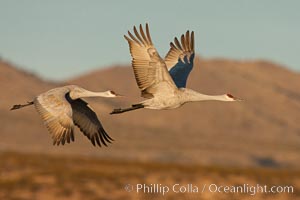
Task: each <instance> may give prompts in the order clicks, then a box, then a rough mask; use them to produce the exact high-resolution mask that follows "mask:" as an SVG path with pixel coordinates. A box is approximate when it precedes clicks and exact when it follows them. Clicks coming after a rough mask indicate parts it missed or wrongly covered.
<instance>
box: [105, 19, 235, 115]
mask: <svg viewBox="0 0 300 200" xmlns="http://www.w3.org/2000/svg"><path fill="white" fill-rule="evenodd" d="M133 31H134V33H135V36H134V35H133V34H132V33H130V32H129V31H128V35H129V37H128V36H126V35H124V37H125V39H126V40H127V42H128V44H129V48H130V54H131V57H132V67H133V71H134V75H135V79H136V82H137V85H138V86H139V88H140V90H141V96H142V97H144V98H147V100H145V101H142V102H140V103H138V104H134V105H132V107H130V108H124V109H122V108H118V109H114V110H113V111H112V112H111V114H118V113H123V112H127V111H131V110H136V109H140V108H148V109H158V110H161V109H173V108H177V107H180V106H181V105H183V104H185V103H187V102H192V101H205V100H217V101H238V100H240V99H238V98H236V97H234V96H232V95H231V94H223V95H215V96H211V95H205V94H201V93H199V92H196V91H194V90H191V89H188V88H185V87H186V81H187V78H188V75H189V73H190V72H191V70H192V68H193V61H194V55H195V52H194V32H191V34H190V33H189V31H187V32H186V34H185V35H181V44H180V42H179V41H178V39H177V38H176V37H175V39H174V43H175V44H174V43H173V42H171V43H170V46H171V48H170V50H169V52H168V53H167V55H166V57H165V60H163V59H162V58H161V57H160V56H159V54H158V52H157V50H156V49H155V47H154V45H153V43H152V40H151V37H150V32H149V27H148V24H146V34H145V32H144V30H143V28H142V25H140V33H139V32H138V30H137V28H136V27H135V26H134V28H133ZM168 69H169V70H168Z"/></svg>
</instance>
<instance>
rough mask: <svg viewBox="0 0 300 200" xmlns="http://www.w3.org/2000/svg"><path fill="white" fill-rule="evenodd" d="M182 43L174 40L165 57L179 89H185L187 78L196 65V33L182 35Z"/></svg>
mask: <svg viewBox="0 0 300 200" xmlns="http://www.w3.org/2000/svg"><path fill="white" fill-rule="evenodd" d="M180 41H181V43H180V42H179V40H178V39H177V37H175V38H174V43H173V42H171V43H170V50H169V52H168V53H167V55H166V57H165V63H166V65H167V67H168V69H169V73H170V75H171V77H172V79H173V81H174V82H175V84H176V86H177V87H178V88H181V87H185V86H186V81H187V78H188V76H189V74H190V72H191V71H192V69H193V65H194V55H195V52H194V32H193V31H192V32H191V34H190V32H189V31H187V32H186V33H185V35H184V34H182V35H181V37H180Z"/></svg>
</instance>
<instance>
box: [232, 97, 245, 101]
mask: <svg viewBox="0 0 300 200" xmlns="http://www.w3.org/2000/svg"><path fill="white" fill-rule="evenodd" d="M233 99H234V100H235V101H244V99H241V98H237V97H234V98H233Z"/></svg>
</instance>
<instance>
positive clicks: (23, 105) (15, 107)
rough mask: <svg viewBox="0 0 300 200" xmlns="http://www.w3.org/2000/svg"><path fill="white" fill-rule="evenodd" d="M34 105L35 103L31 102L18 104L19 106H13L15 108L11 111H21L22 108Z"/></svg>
mask: <svg viewBox="0 0 300 200" xmlns="http://www.w3.org/2000/svg"><path fill="white" fill-rule="evenodd" d="M32 104H34V103H33V101H29V102H27V104H17V105H13V107H12V108H11V109H10V110H16V109H20V108H23V107H26V106H30V105H32Z"/></svg>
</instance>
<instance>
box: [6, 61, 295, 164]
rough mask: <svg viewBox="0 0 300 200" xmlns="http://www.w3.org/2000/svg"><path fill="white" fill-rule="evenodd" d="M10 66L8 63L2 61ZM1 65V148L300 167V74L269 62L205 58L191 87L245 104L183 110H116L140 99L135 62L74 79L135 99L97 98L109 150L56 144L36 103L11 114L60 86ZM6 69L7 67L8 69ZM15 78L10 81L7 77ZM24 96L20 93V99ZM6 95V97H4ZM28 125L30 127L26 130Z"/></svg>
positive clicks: (80, 141)
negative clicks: (115, 112)
mask: <svg viewBox="0 0 300 200" xmlns="http://www.w3.org/2000/svg"><path fill="white" fill-rule="evenodd" d="M2 65H3V64H2ZM2 65H1V67H0V70H1V71H0V73H1V79H0V80H1V82H3V81H4V82H6V84H7V85H8V86H7V87H8V88H9V85H11V84H12V85H15V86H14V87H15V88H14V95H12V89H7V88H6V87H5V88H4V93H2V95H3V94H9V95H7V96H5V99H6V100H5V102H6V103H5V104H3V105H0V109H1V111H3V112H1V115H0V117H1V124H2V123H3V120H4V122H5V123H3V126H1V128H0V131H1V132H0V133H1V134H2V135H3V137H4V140H3V141H1V142H0V144H1V146H0V147H1V148H3V149H10V150H21V149H22V150H27V151H43V152H49V153H74V154H88V155H97V156H100V157H110V158H122V159H138V160H150V161H151V160H155V161H162V162H181V163H190V162H193V163H201V164H225V165H239V166H272V167H287V166H289V167H295V168H296V167H299V162H298V161H299V159H300V154H299V153H300V126H299V124H298V123H297V122H298V121H297V119H299V118H300V112H299V108H300V92H299V88H300V75H299V74H297V73H294V72H291V71H288V70H286V69H284V68H282V67H280V66H278V65H275V64H272V63H269V62H263V61H253V62H252V61H251V62H250V61H247V62H246V61H245V62H242V61H230V60H223V59H213V60H205V59H197V61H196V65H195V67H194V70H193V72H192V73H191V76H190V78H189V81H188V87H190V88H192V89H195V90H197V91H200V92H203V93H206V94H222V93H232V94H233V95H236V96H238V97H241V98H244V99H245V101H244V102H234V103H224V102H201V103H190V104H186V105H184V106H183V107H181V108H179V109H175V110H168V111H153V110H138V111H134V112H129V113H124V114H121V115H113V116H111V115H109V114H108V113H109V112H110V111H111V110H112V109H113V108H114V107H119V106H128V105H130V103H136V102H138V101H140V100H141V99H142V98H140V97H139V90H138V88H137V86H136V83H135V80H134V77H133V73H132V70H131V68H130V67H113V68H107V69H103V70H99V71H94V72H91V73H89V74H86V75H83V76H80V77H78V78H76V79H73V80H70V81H68V82H69V83H72V84H78V85H80V86H82V87H85V88H87V89H90V90H95V91H97V90H98V91H101V90H106V89H112V90H115V91H116V92H118V93H121V94H124V95H126V96H128V97H126V98H122V99H121V98H120V99H90V100H89V102H91V105H92V106H93V107H94V108H95V110H96V111H97V113H98V115H99V116H100V118H101V120H102V122H103V124H104V126H105V128H106V130H107V131H108V132H109V133H110V135H111V136H112V137H113V138H115V139H116V141H115V142H114V144H113V145H110V147H109V148H102V149H98V148H94V147H92V146H91V145H90V144H89V142H88V141H87V140H86V139H85V138H83V136H81V135H82V134H79V132H78V134H77V135H76V140H77V141H76V143H73V144H71V145H66V146H64V147H52V145H51V142H52V141H51V138H50V136H48V134H47V131H46V128H45V127H43V125H42V122H41V120H40V119H39V117H38V116H37V114H36V113H35V112H33V108H26V109H25V108H24V110H22V111H21V110H20V111H15V112H9V111H8V107H9V106H10V104H15V103H22V102H24V101H26V100H29V99H28V98H30V97H32V96H33V95H34V94H38V93H39V92H41V91H44V90H46V89H48V88H50V87H54V85H53V84H48V83H44V82H43V81H41V80H39V79H37V78H36V77H31V76H29V75H28V74H26V73H24V72H20V71H18V70H16V69H15V68H11V67H4V68H3V67H2ZM3 69H5V70H3ZM4 74H5V77H11V78H10V79H5V80H2V79H4V78H3V77H4ZM16 96H17V99H16ZM1 99H2V98H1ZM24 130H26V131H24Z"/></svg>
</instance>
